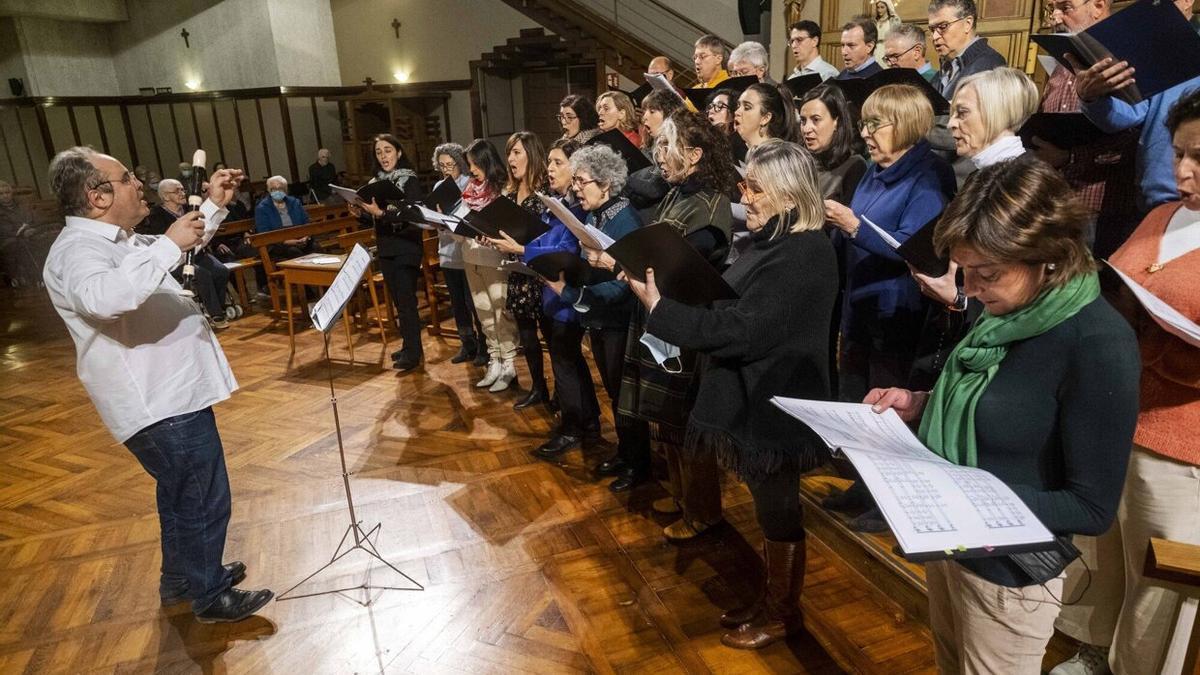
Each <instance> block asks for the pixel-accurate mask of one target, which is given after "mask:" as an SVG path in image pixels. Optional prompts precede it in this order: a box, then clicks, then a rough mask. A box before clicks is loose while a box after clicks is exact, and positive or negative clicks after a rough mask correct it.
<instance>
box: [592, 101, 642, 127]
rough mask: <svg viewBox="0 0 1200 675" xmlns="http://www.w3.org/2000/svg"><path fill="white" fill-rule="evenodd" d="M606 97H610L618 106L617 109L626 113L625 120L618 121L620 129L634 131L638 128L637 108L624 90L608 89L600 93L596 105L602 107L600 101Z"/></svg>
mask: <svg viewBox="0 0 1200 675" xmlns="http://www.w3.org/2000/svg"><path fill="white" fill-rule="evenodd" d="M604 99H608V100H610V101H612V104H613V105H614V106H616V108H617V110H620V111H621V112H623V113H625V121H624V122H618V123H617V128H618V129H620V130H621V131H633V130H634V129H636V128H637V125H638V114H637V109H636V108H634V107H633V101H631V100H629V97H628V96H626V95H625V93H624V92H620V91H606V92H604V93H603V94H600V95H599V96H597V97H596V107H597V108H599V107H600V102H601V101H603V100H604Z"/></svg>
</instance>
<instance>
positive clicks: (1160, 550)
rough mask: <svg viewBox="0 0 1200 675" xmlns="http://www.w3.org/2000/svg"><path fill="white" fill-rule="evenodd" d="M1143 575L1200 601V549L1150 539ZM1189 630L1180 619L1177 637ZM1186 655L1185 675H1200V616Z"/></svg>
mask: <svg viewBox="0 0 1200 675" xmlns="http://www.w3.org/2000/svg"><path fill="white" fill-rule="evenodd" d="M1142 574H1144V575H1145V576H1146V577H1148V578H1150V579H1159V580H1161V581H1166V582H1170V583H1173V584H1179V585H1180V586H1184V587H1186V589H1185V591H1190V593H1185V595H1190V596H1191V597H1192V598H1196V597H1200V546H1197V545H1195V544H1185V543H1183V542H1179V541H1170V540H1167V539H1159V538H1158V537H1151V538H1150V542H1149V544H1148V545H1147V546H1146V560H1145V565H1144V567H1143V569H1142ZM1180 614H1183V612H1180ZM1186 629H1187V625H1186V619H1185V618H1184V617H1183V616H1180V617H1179V618H1178V619H1177V621H1176V624H1175V628H1174V630H1175V632H1176V633H1177V634H1178V633H1180V632H1182V631H1183V630H1186ZM1183 654H1184V659H1183V669H1182V670H1181V671H1180V672H1181V673H1182V675H1197V674H1198V673H1200V614H1198V615H1197V617H1196V619H1195V620H1194V621H1193V622H1192V632H1191V633H1190V636H1189V638H1188V642H1187V646H1185V647H1184V652H1183Z"/></svg>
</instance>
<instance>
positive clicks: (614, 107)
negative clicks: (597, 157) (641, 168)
mask: <svg viewBox="0 0 1200 675" xmlns="http://www.w3.org/2000/svg"><path fill="white" fill-rule="evenodd" d="M596 116H597V117H599V118H600V124H599V125H598V126H599V129H600V133H604V132H606V131H612V130H613V129H617V130H619V131H620V132H621V133H622V134H625V138H628V139H629V142H630V143H633V145H634V146H635V147H639V148H640V147H642V136H641V134H639V133H638V129H637V127H638V122H639V118H638V114H637V108H634V107H633V101H631V100H629V97H628V96H626V95H625V94H624V93H622V92H619V91H606V92H604V93H603V94H600V96H598V97H597V98H596Z"/></svg>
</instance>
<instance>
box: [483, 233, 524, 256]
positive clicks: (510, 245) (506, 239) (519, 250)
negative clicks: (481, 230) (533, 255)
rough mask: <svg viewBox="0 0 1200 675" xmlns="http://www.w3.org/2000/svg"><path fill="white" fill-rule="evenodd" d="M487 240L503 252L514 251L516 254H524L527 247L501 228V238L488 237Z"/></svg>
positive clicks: (490, 244)
mask: <svg viewBox="0 0 1200 675" xmlns="http://www.w3.org/2000/svg"><path fill="white" fill-rule="evenodd" d="M487 240H488V245H489V246H491V247H492V248H494V249H496V250H497V251H500V252H501V253H513V254H516V255H524V254H525V247H524V246H522V245H520V244H518V243H517V241H516V240H515V239H513V238H512V237H510V236H508V233H507V232H505V231H504V230H500V238H499V239H493V238H492V237H488V238H487Z"/></svg>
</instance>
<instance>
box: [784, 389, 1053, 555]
mask: <svg viewBox="0 0 1200 675" xmlns="http://www.w3.org/2000/svg"><path fill="white" fill-rule="evenodd" d="M771 403H773V404H774V405H775V406H776V407H778V408H779V409H780V410H783V411H784V412H785V413H787V414H788V415H791V416H792V417H794V418H796V419H798V420H800V421H801V422H803V423H804V424H805V425H807V426H808V427H809V428H810V429H812V430H813V431H814V432H816V434H817V435H818V436H820V437H821V440H823V441H824V442H825V444H826V445H828V446H829V447H830V448H831V449H833V450H835V451H840V452H841V453H842V454H844V455H845V456H846V458H847V459H849V460H850V461H851V462H852V463H853V464H854V468H856V469H858V472H859V474H860V475H861V476H862V480H863V482H864V483H866V486H867V489H868V490H870V491H871V496H872V497H874V498H875V503H876V504H878V505H879V510H880V511H881V512H883V517H884V519H885V520H887V523H888V526H890V527H891V530H892V533H893V534H895V535H896V541H897V542H899V544H900V550H901V552H902V553H903V555H904V557H905V559H907V560H910V561H912V562H926V561H930V560H944V559H947V558H986V557H991V556H998V555H1009V554H1013V553H1025V552H1030V551H1047V550H1053V549H1055V548H1056V547H1057V542H1056V540H1055V538H1054V535H1053V534H1052V533H1051V532H1050V530H1048V529H1046V526H1045V525H1043V524H1042V522H1041V521H1039V520H1038V519H1037V516H1035V515H1034V514H1033V511H1031V510H1030V509H1029V507H1028V506H1026V505H1025V502H1023V501H1021V498H1020V497H1018V496H1017V494H1016V493H1015V492H1013V491H1012V489H1011V488H1009V487H1008V486H1007V485H1005V484H1004V482H1002V481H1001V480H1000V479H999V478H996V477H995V476H993V475H992V474H990V473H988V472H987V471H984V470H983V469H978V468H974V467H968V466H959V465H957V464H952V463H951V462H949V461H947V460H946V459H944V458H942V457H940V456H938V455H935V454H934V453H933V452H932V451H930V450H929V449H928V448H926V447H925V446H924V445H922V444H921V441H919V440H917V437H916V436H914V435H913V433H912V431H910V430H909V428H908V426H907V425H905V424H904V422H903V421H901V419H900V416H899V415H897V414H896V411H894V410H888V411H887V412H885V413H883V414H877V413H875V412H873V411H872V410H871V406H869V405H867V404H865V403H833V402H829V401H809V400H804V399H797V398H784V397H781V396H776V397H774V398H772V399H771Z"/></svg>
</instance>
